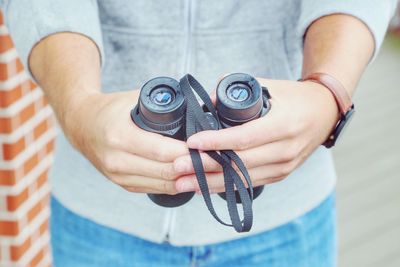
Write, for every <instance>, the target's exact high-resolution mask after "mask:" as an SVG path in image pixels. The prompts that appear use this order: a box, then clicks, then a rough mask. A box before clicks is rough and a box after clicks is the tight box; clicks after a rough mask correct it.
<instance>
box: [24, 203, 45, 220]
mask: <svg viewBox="0 0 400 267" xmlns="http://www.w3.org/2000/svg"><path fill="white" fill-rule="evenodd" d="M41 210H42V202H41V201H38V202H37V203H36V204H35V205H34V206H33V207H32V208H31V209H30V210H29V211H28V214H27V216H28V222H31V221H32V220H33V219H34V218H36V216H37V215H38V214H39V213H40V211H41Z"/></svg>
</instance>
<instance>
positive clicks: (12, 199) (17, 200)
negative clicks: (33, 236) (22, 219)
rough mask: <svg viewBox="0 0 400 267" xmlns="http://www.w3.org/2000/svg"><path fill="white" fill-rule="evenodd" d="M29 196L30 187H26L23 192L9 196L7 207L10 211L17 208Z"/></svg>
mask: <svg viewBox="0 0 400 267" xmlns="http://www.w3.org/2000/svg"><path fill="white" fill-rule="evenodd" d="M28 197H29V187H27V188H25V189H24V190H23V191H22V192H21V193H19V194H18V195H15V196H7V209H8V210H9V211H15V210H17V209H18V208H19V207H20V206H21V205H22V203H24V202H25V201H26V200H27V199H28Z"/></svg>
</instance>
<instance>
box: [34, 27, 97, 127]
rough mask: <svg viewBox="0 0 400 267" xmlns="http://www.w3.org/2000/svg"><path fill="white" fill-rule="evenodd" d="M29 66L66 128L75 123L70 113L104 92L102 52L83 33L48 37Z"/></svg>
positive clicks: (42, 42)
mask: <svg viewBox="0 0 400 267" xmlns="http://www.w3.org/2000/svg"><path fill="white" fill-rule="evenodd" d="M29 67H30V69H31V72H32V74H33V76H34V77H35V79H36V80H37V82H38V83H39V85H40V86H41V88H42V89H43V91H44V92H45V95H46V96H47V98H48V100H49V103H50V105H51V106H52V107H53V109H54V111H55V113H56V116H57V118H58V120H59V122H60V124H61V125H62V126H63V127H65V125H66V124H71V123H73V122H72V120H73V118H72V117H73V116H68V115H71V114H73V113H75V112H77V110H78V109H79V108H83V107H82V106H81V104H82V103H83V102H82V101H84V100H85V99H86V98H87V97H88V96H89V95H93V94H98V93H99V92H100V56H99V51H98V49H97V47H96V45H95V44H94V43H93V42H92V41H91V40H90V39H89V38H87V37H85V36H83V35H80V34H74V33H58V34H54V35H50V36H48V37H46V38H45V39H43V40H42V41H40V42H39V43H38V44H37V45H36V46H35V47H34V48H33V49H32V52H31V54H30V57H29Z"/></svg>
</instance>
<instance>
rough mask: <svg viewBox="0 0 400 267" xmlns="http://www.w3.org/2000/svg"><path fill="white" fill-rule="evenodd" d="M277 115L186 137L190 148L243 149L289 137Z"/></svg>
mask: <svg viewBox="0 0 400 267" xmlns="http://www.w3.org/2000/svg"><path fill="white" fill-rule="evenodd" d="M275 118H277V116H272V114H271V116H270V115H267V116H265V117H262V118H259V119H255V120H252V121H250V122H247V123H244V124H242V125H239V126H235V127H231V128H227V129H222V130H218V131H213V130H211V131H202V132H199V133H196V134H194V135H192V136H191V137H189V138H188V140H187V145H188V146H189V147H190V148H195V149H200V150H204V151H205V150H224V149H233V150H245V149H249V148H252V147H257V146H260V145H263V144H267V143H272V142H276V141H279V140H282V139H286V138H288V137H290V136H291V135H290V134H291V132H290V131H288V130H287V125H285V124H284V123H283V121H282V120H279V119H275Z"/></svg>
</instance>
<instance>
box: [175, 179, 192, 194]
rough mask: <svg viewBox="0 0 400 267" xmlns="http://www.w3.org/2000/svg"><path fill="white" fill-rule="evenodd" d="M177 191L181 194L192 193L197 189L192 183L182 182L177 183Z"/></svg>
mask: <svg viewBox="0 0 400 267" xmlns="http://www.w3.org/2000/svg"><path fill="white" fill-rule="evenodd" d="M177 189H178V191H179V192H192V191H194V190H195V187H194V185H193V184H192V183H191V182H190V181H188V180H181V181H178V182H177Z"/></svg>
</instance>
